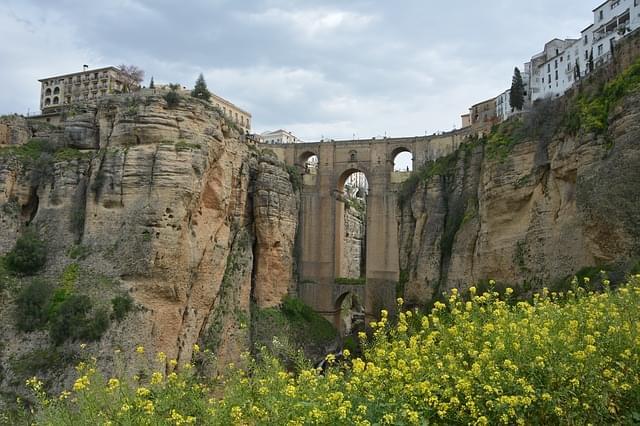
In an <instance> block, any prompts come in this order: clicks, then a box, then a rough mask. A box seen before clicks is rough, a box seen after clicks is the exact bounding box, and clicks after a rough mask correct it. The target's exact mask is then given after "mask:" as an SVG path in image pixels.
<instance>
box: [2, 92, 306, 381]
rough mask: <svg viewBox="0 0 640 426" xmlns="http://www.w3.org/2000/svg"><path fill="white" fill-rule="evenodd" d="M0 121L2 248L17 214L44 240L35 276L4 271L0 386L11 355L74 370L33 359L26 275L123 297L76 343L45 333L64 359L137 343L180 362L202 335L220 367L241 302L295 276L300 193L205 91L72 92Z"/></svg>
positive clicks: (258, 300)
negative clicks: (84, 102)
mask: <svg viewBox="0 0 640 426" xmlns="http://www.w3.org/2000/svg"><path fill="white" fill-rule="evenodd" d="M2 124H3V126H2V130H3V132H2V135H4V136H3V140H0V144H2V145H0V223H2V233H1V234H0V255H3V254H6V253H7V252H9V251H10V250H11V249H12V248H13V247H14V245H15V243H16V240H17V239H18V238H19V237H20V236H21V235H23V234H25V232H26V231H27V230H30V232H34V231H35V233H36V234H37V236H38V238H40V239H41V240H43V241H44V242H45V245H46V251H47V254H48V255H47V261H46V265H45V268H44V269H43V271H41V272H40V273H39V274H38V276H37V277H36V278H30V277H22V278H20V277H18V278H15V277H10V276H9V275H3V290H4V292H3V299H2V304H1V306H0V316H1V317H2V325H1V326H0V336H1V340H2V342H3V344H2V346H0V350H1V353H0V359H1V364H2V365H3V366H5V368H4V370H3V371H2V376H0V379H2V380H3V382H2V385H3V386H2V387H3V389H4V390H6V389H7V386H9V385H17V386H19V385H20V382H21V381H23V378H24V377H21V375H20V373H19V370H20V371H23V372H24V371H27V370H28V374H29V375H33V374H39V375H41V376H43V375H44V376H45V377H47V376H49V377H50V378H52V377H54V376H58V375H60V376H61V377H65V375H67V374H68V373H69V371H70V370H72V369H71V368H68V367H69V366H68V365H67V364H64V363H63V365H59V364H60V362H59V361H58V360H56V361H55V365H54V367H56V368H53V369H52V368H51V366H50V365H47V366H42V365H40V366H38V365H33V364H34V363H33V361H34V358H37V357H38V354H42V353H43V352H47V351H48V350H49V348H52V347H51V346H50V343H49V337H48V336H47V332H46V331H45V330H44V329H43V328H41V329H40V330H35V331H32V332H29V333H25V332H22V331H19V330H17V329H16V327H15V321H14V320H13V318H14V317H15V309H16V308H15V304H14V301H15V300H16V298H17V297H19V296H18V295H19V294H20V291H21V288H23V287H24V286H26V285H28V284H29V283H30V282H32V281H33V280H35V279H42V280H45V281H46V284H47V285H48V286H50V287H51V288H53V289H54V291H56V292H57V293H55V294H66V295H67V296H68V295H69V294H72V293H73V294H81V295H86V296H88V297H89V298H90V300H91V301H92V304H93V306H94V308H93V309H94V310H97V309H99V308H103V309H105V310H106V311H107V312H109V311H110V310H111V309H112V308H111V306H110V301H113V300H114V298H117V297H118V296H120V297H121V299H120V300H123V299H122V298H131V299H132V302H133V307H132V309H131V310H130V312H129V313H128V314H127V315H125V316H124V318H123V319H120V318H119V319H118V320H117V321H116V320H112V321H111V322H110V325H109V326H108V328H107V329H106V332H105V333H104V334H103V335H102V337H101V338H99V339H98V340H97V341H95V342H93V343H89V345H88V347H86V348H85V349H83V350H80V349H79V346H78V345H79V343H80V342H78V341H75V342H74V341H73V339H72V340H69V341H67V342H66V343H64V344H62V345H58V346H57V347H56V348H52V349H51V350H53V351H56V352H58V353H59V354H60V358H61V359H65V360H67V361H69V360H74V359H78V357H84V358H86V357H87V356H88V354H90V355H94V356H96V357H98V361H99V364H100V365H102V366H104V367H105V368H106V369H107V370H108V369H109V368H110V367H109V366H110V365H112V362H113V354H114V351H115V350H116V349H119V350H122V354H133V348H134V347H137V346H138V345H142V346H144V348H145V354H147V355H148V356H149V357H150V358H151V359H152V358H153V356H154V354H155V353H157V352H160V351H161V352H164V353H165V354H166V356H167V358H168V359H176V360H177V361H178V362H179V363H183V362H190V361H191V360H192V356H193V347H194V344H196V343H197V344H199V346H200V347H202V348H207V349H209V350H210V351H211V354H212V355H215V357H213V358H211V359H214V362H213V365H210V366H212V368H214V369H215V368H216V367H217V366H218V365H223V364H225V363H227V362H230V361H232V360H237V359H238V358H239V354H240V352H241V351H245V350H247V349H249V338H250V336H249V332H248V329H249V328H248V323H249V322H250V320H251V309H250V308H251V304H252V303H255V304H256V305H257V306H259V307H261V308H266V307H272V306H275V305H277V304H279V303H280V302H281V300H282V298H283V296H284V295H286V294H287V293H288V292H289V290H290V287H291V286H292V282H293V280H292V278H293V243H294V238H295V233H296V226H297V218H298V212H297V209H298V201H297V197H296V194H295V192H294V190H293V187H292V184H291V182H290V177H289V174H288V173H287V171H286V169H285V168H284V167H283V166H282V165H280V164H278V163H277V161H275V160H273V159H271V158H268V157H265V156H263V155H261V153H260V151H259V149H258V148H256V146H255V145H254V144H253V143H252V142H251V141H247V140H245V138H244V136H242V135H240V134H239V133H238V132H237V131H236V130H234V128H233V124H232V123H229V122H227V121H226V120H225V119H224V118H223V117H222V116H221V114H220V113H219V112H218V111H216V110H215V109H213V108H211V107H210V106H209V105H207V104H205V103H202V102H199V101H196V100H192V99H189V100H187V99H183V100H182V101H181V102H180V103H179V105H177V106H174V107H171V108H170V107H169V106H168V105H167V103H166V102H165V100H164V99H163V97H162V96H161V95H160V94H154V93H152V92H149V91H147V92H144V93H140V94H136V95H131V96H125V95H122V96H114V97H109V98H105V99H103V100H101V101H100V102H99V104H98V105H97V106H96V107H90V108H84V109H83V108H73V109H71V110H70V111H67V112H66V113H65V116H64V117H63V121H62V123H61V124H60V125H49V124H47V123H39V122H33V121H30V122H27V121H26V120H24V119H21V118H17V117H9V118H5V119H3V120H2ZM71 272H73V273H71ZM60 288H64V292H63V293H60V292H59V289H60ZM65 292H66V293H65ZM67 296H65V297H67ZM124 300H126V299H124ZM114 312H115V304H114ZM111 316H112V317H113V313H112V314H111ZM45 329H46V327H45ZM131 356H133V355H131ZM35 364H37V362H36V363H35ZM134 364H135V363H129V365H134ZM209 364H211V363H209ZM45 367H46V368H45ZM58 367H59V368H58ZM132 368H133V367H132ZM38 370H44V371H38ZM54 381H58V378H57V377H55V379H54Z"/></svg>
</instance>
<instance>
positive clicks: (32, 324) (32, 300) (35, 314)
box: [15, 279, 53, 332]
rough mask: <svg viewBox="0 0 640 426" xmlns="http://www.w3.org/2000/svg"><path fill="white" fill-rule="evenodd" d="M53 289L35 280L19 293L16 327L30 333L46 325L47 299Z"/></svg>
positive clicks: (44, 282) (39, 280) (43, 282)
mask: <svg viewBox="0 0 640 426" xmlns="http://www.w3.org/2000/svg"><path fill="white" fill-rule="evenodd" d="M52 291H53V289H52V288H51V285H49V283H47V282H46V281H44V280H41V279H35V280H33V281H32V282H30V283H29V284H27V285H26V286H24V287H23V289H22V290H21V291H20V294H18V297H17V298H16V302H15V303H16V310H15V316H16V326H17V327H18V329H19V330H20V331H25V332H31V331H34V330H37V329H40V328H44V327H45V326H46V325H47V320H48V318H49V317H48V310H47V306H48V304H49V299H50V298H51V293H52Z"/></svg>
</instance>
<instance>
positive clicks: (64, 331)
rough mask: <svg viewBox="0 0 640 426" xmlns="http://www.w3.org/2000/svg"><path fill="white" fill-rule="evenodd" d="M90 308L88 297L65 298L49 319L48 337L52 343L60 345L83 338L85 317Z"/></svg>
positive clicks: (75, 295)
mask: <svg viewBox="0 0 640 426" xmlns="http://www.w3.org/2000/svg"><path fill="white" fill-rule="evenodd" d="M92 307H93V304H92V303H91V299H89V297H88V296H84V295H77V294H71V295H68V296H66V297H65V298H64V300H63V301H62V302H61V303H60V305H59V306H58V307H57V309H56V310H55V311H54V312H53V315H52V317H51V318H50V323H49V337H50V338H51V340H52V341H53V343H54V344H56V345H60V344H62V343H64V342H65V341H66V340H67V339H72V340H78V339H80V338H81V337H83V335H84V330H85V327H86V326H87V315H88V314H89V312H90V311H91V308H92Z"/></svg>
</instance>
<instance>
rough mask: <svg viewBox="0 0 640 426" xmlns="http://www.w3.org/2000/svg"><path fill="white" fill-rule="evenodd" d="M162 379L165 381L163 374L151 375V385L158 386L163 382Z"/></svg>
mask: <svg viewBox="0 0 640 426" xmlns="http://www.w3.org/2000/svg"><path fill="white" fill-rule="evenodd" d="M162 379H163V375H162V373H160V372H158V371H156V372H154V373H153V374H152V375H151V384H152V385H157V384H158V383H161V382H162Z"/></svg>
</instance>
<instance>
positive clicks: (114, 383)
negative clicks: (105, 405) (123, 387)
mask: <svg viewBox="0 0 640 426" xmlns="http://www.w3.org/2000/svg"><path fill="white" fill-rule="evenodd" d="M119 386H120V380H118V379H109V382H107V390H108V391H110V392H113V391H114V390H116V389H117V388H118V387H119Z"/></svg>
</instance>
